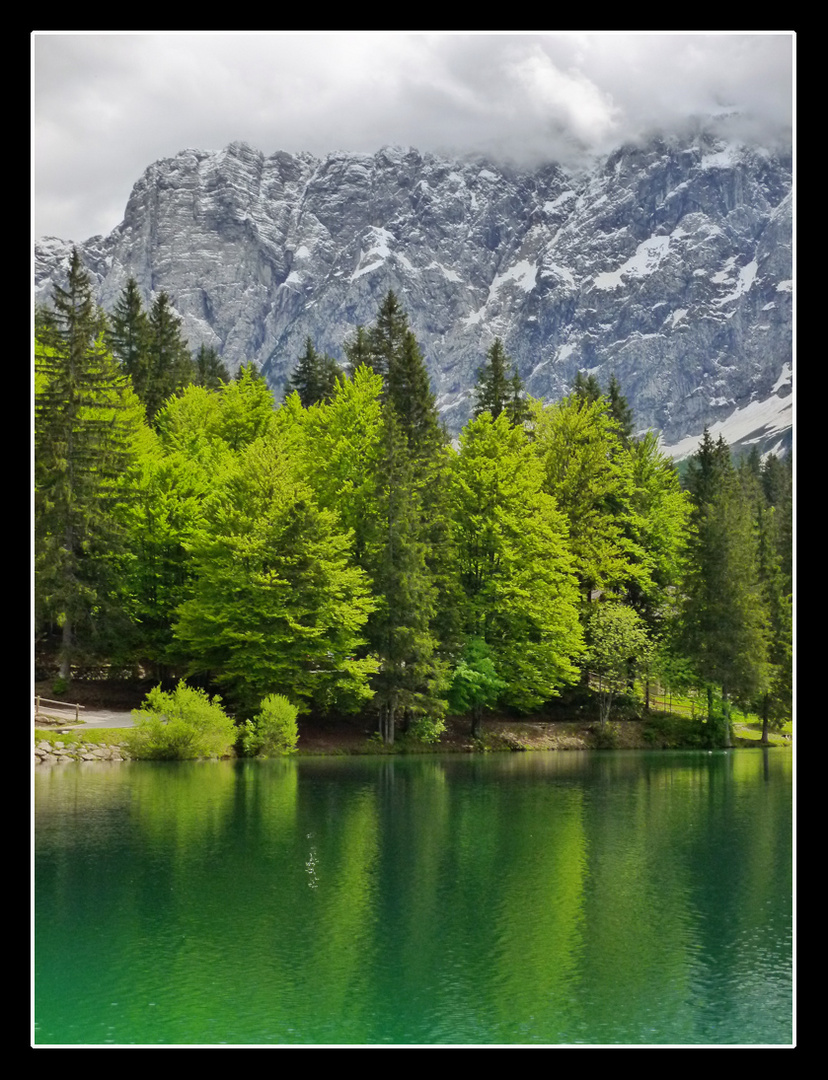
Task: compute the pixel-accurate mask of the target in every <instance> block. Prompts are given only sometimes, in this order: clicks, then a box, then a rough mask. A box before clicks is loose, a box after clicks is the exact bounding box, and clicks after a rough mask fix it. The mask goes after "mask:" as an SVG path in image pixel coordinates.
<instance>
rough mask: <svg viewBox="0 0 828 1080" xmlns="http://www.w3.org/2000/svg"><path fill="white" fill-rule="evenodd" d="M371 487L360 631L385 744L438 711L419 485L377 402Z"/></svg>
mask: <svg viewBox="0 0 828 1080" xmlns="http://www.w3.org/2000/svg"><path fill="white" fill-rule="evenodd" d="M377 465H378V467H377V473H376V489H375V506H376V510H375V516H374V521H375V531H374V533H373V536H372V537H371V539H370V540H369V541H368V542H367V543H366V545H365V552H364V556H363V565H364V566H365V568H366V569H367V571H368V573H369V574H370V576H371V579H372V581H373V583H374V591H375V595H376V597H377V600H378V605H377V610H376V611H375V612H374V613H373V614H372V615H371V617H370V618H369V621H368V625H367V627H366V633H367V637H368V641H369V644H370V648H371V651H372V652H373V653H374V654H375V655H376V656H377V657H378V658H379V660H380V670H379V671H378V672H377V674H376V675H375V677H374V680H373V685H374V688H375V690H376V705H377V708H378V712H379V723H380V733H381V735H382V737H383V741H384V742H385V743H387V744H390V743H393V741H394V734H395V729H396V725H397V723H398V721H399V719H400V718H401V717H402V716H403V715H405V714H412V713H413V714H415V715H416V714H424V713H428V714H430V715H437V716H439V715H440V714H441V713H442V712H443V711H444V708H445V704H444V701H443V695H442V691H443V686H444V683H445V670H444V665H442V664H441V662H440V660H439V658H438V655H437V646H438V641H437V638H436V636H435V634H434V633H433V631H432V620H433V619H434V615H435V605H436V600H437V590H436V585H435V582H434V579H433V575H432V574H431V573H430V571H429V568H428V565H427V547H426V542H425V535H424V533H425V530H424V519H423V504H422V496H421V488H420V485H419V484H418V482H417V477H416V475H415V470H414V466H413V463H412V459H411V455H410V453H409V448H408V442H407V439H406V435H405V433H404V431H403V428H402V425H401V423H400V421H399V419H398V417H397V414H396V411H395V410H394V408H393V406H392V405H391V404H390V403H388V402H386V404H385V406H384V407H383V417H382V431H381V438H380V443H379V459H378V463H377Z"/></svg>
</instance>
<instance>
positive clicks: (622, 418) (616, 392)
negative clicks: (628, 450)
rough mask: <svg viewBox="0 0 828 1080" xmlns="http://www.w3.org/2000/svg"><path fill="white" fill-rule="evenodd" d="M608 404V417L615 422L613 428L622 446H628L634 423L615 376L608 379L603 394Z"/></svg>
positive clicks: (628, 404)
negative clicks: (607, 384) (605, 390)
mask: <svg viewBox="0 0 828 1080" xmlns="http://www.w3.org/2000/svg"><path fill="white" fill-rule="evenodd" d="M605 397H606V399H607V402H608V403H609V411H610V416H611V417H612V419H613V421H614V422H615V428H616V431H617V432H618V435H619V437H620V439H621V442H622V444H623V445H624V446H629V445H630V442H631V441H632V437H633V430H634V421H633V411H632V409H631V408H630V403H629V402H628V401H627V399H626V398H625V397H624V395H623V394H622V393H621V387H620V385H619V383H618V380H617V379H616V377H615V375H613V376H612V377H611V378H610V381H609V386H608V387H607V392H606V394H605Z"/></svg>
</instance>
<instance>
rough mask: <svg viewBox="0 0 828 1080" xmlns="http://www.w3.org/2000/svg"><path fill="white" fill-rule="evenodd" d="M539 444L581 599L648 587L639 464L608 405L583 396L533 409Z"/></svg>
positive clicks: (538, 452)
mask: <svg viewBox="0 0 828 1080" xmlns="http://www.w3.org/2000/svg"><path fill="white" fill-rule="evenodd" d="M531 407H532V423H533V441H534V446H535V449H536V452H537V454H538V456H539V459H540V461H541V462H542V464H543V468H544V471H545V477H546V479H545V489H546V491H547V492H549V494H551V495H552V496H554V498H555V501H556V503H557V505H558V508H559V510H561V511H562V512H563V513H564V514H565V515H566V517H567V519H568V521H569V533H570V543H571V547H572V553H573V555H574V557H575V565H576V567H577V572H578V577H579V580H580V589H581V596H582V598H583V599H584V600H589V599H590V596H591V594H592V592H593V591H594V590H601V591H602V592H604V593H606V594H610V595H615V596H619V595H624V594H625V593H626V592H627V591H628V590H629V589H630V588H631V587H632V585H633V584H637V585H638V586H639V588H642V589H645V588H648V587H649V570H648V567H647V558H646V554H645V552H644V551H643V549H642V547H641V544H640V543H639V542H638V540H637V539H636V536H637V534H638V532H639V530H640V529H641V527H642V525H641V523H640V522H638V521H637V520H636V510H635V481H634V475H633V463H632V459H631V458H630V456H629V455H628V454H626V453H625V452H624V448H623V446H622V445H621V441H620V439H619V436H618V434H617V432H616V430H615V425H614V422H613V420H612V417H611V416H610V414H609V406H608V404H607V402H606V401H605V400H604V399H603V398H598V399H596V400H594V401H592V400H589V399H588V398H586V399H582V398H579V397H578V396H576V395H573V396H571V397H568V398H564V399H563V400H562V401H559V402H558V403H557V404H555V405H552V406H549V407H548V408H545V407H544V406H543V405H542V404H541V403H540V402H533V403H532V406H531Z"/></svg>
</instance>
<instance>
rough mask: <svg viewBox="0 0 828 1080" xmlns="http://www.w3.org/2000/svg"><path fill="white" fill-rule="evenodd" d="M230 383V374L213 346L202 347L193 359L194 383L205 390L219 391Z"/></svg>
mask: <svg viewBox="0 0 828 1080" xmlns="http://www.w3.org/2000/svg"><path fill="white" fill-rule="evenodd" d="M229 382H230V373H229V372H228V370H227V368H226V367H225V365H224V362H223V361H222V359H221V357H220V356H219V354H218V352H217V350H216V349H215V348H214V347H213V346H212V345H204V344H202V345H200V346H199V349H198V352H197V353H196V354H195V356H194V358H193V383H194V384H195V385H196V386H203V387H204V388H205V390H218V389H219V388H220V387H222V386H224V385H226V384H227V383H229Z"/></svg>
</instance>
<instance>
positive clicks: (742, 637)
mask: <svg viewBox="0 0 828 1080" xmlns="http://www.w3.org/2000/svg"><path fill="white" fill-rule="evenodd" d="M688 478H689V479H690V481H691V484H692V485H693V489H694V495H693V502H694V507H693V517H694V534H693V539H692V543H691V546H690V560H689V563H688V572H687V576H686V579H685V582H684V587H683V594H684V602H683V611H682V629H681V643H682V648H683V650H684V653H685V655H686V656H688V657H689V658H690V659H691V660H692V662H693V665H694V667H695V670H696V672H697V673H698V675H699V676H700V677H701V679H703V680H704V681H705V682H706V683H707V685H708V705H709V708H711V707H712V686H713V685H717V686H719V687H720V688H721V691H722V700H723V703H724V709H725V716H724V738H725V745H730V726H729V721H728V715H727V713H728V702H729V701H730V699H731V698H733V699H736V700H738V701H740V702H742V703H744V704H750V702H751V701H753V700H756V699H757V698H758V697H759V696H760V695H761V694H763V693H764V692H765V691H766V689H767V686H768V681H769V675H770V670H769V656H768V647H769V640H768V631H767V609H766V605H765V598H764V596H763V590H762V584H761V579H760V573H759V550H758V542H757V532H756V525H755V521H754V515H753V508H752V506H751V503H750V500H749V499H748V498H747V497H746V496H745V492H744V489H743V487H742V484H741V483H740V480H739V476H738V475H737V473H736V471H735V469H734V468H733V465H732V462H731V460H730V453H729V450H728V448H727V446H726V444H725V443H724V442H723V440H721V439H720V440H719V442H718V443H717V444H715V445H714V444H713V442H712V439H710V437H709V435H708V433H707V432H705V438H704V439H703V440H702V444H701V445H700V447H699V450H698V451H697V453H696V454H695V455H694V458H693V461H692V462H691V467H690V469H689V470H688Z"/></svg>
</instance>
